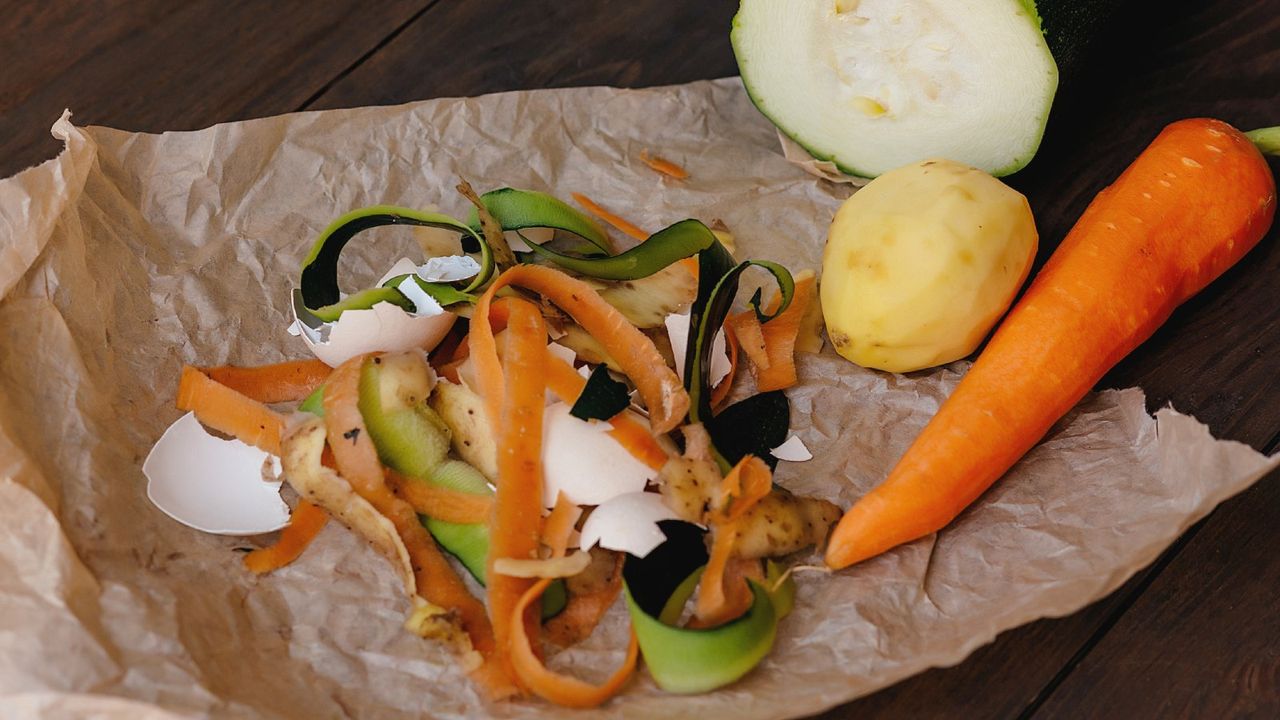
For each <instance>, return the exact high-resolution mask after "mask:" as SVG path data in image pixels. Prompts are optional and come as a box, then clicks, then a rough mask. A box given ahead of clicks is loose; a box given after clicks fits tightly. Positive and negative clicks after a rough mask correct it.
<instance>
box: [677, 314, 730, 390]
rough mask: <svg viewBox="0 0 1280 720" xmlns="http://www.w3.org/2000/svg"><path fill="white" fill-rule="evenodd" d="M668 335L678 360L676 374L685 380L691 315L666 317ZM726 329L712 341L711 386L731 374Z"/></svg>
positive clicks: (718, 332) (719, 332)
mask: <svg viewBox="0 0 1280 720" xmlns="http://www.w3.org/2000/svg"><path fill="white" fill-rule="evenodd" d="M666 325H667V337H668V338H671V355H672V357H673V359H674V360H675V361H676V374H677V375H679V376H680V379H681V380H684V351H685V348H686V347H687V346H688V343H689V316H688V315H687V314H685V315H676V314H671V315H668V316H667V317H666ZM724 343H725V340H724V330H719V331H717V332H716V336H715V338H714V339H712V341H711V386H712V387H715V386H716V385H718V384H719V383H720V381H721V380H723V379H724V378H725V376H727V375H728V374H729V371H730V370H731V369H732V367H733V366H732V365H731V364H730V363H729V353H728V352H727V351H726V350H725V344H724Z"/></svg>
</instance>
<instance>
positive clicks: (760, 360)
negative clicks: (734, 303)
mask: <svg viewBox="0 0 1280 720" xmlns="http://www.w3.org/2000/svg"><path fill="white" fill-rule="evenodd" d="M725 324H727V325H728V326H729V327H731V328H733V336H734V337H735V338H737V340H738V344H739V345H740V346H741V349H742V354H743V355H746V356H747V359H748V360H750V361H751V365H752V367H754V368H755V371H756V374H757V376H758V375H759V373H760V371H761V369H762V368H763V369H765V370H767V369H768V368H769V349H768V348H767V347H765V344H764V329H763V328H762V327H761V326H760V318H758V317H756V312H755V310H746V311H744V312H740V313H737V314H735V315H730V316H729V317H728V319H727V320H725Z"/></svg>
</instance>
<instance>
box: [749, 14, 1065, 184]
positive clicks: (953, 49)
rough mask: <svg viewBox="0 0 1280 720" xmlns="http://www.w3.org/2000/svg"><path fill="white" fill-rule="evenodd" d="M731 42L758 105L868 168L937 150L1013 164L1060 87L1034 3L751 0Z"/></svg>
mask: <svg viewBox="0 0 1280 720" xmlns="http://www.w3.org/2000/svg"><path fill="white" fill-rule="evenodd" d="M731 39H732V41H733V49H734V54H735V55H736V56H737V59H738V68H739V70H740V71H741V73H742V80H743V83H744V84H745V85H746V88H747V92H748V94H749V95H750V96H751V99H752V101H753V102H755V104H756V107H758V108H759V109H760V111H761V112H762V113H764V114H765V116H767V117H768V118H769V119H770V120H772V121H773V123H774V124H775V125H777V126H778V128H779V129H780V130H781V131H782V132H783V133H785V134H786V135H788V136H789V137H791V138H792V139H793V140H795V141H796V142H798V143H799V144H801V145H802V146H804V148H805V149H806V150H808V151H809V152H810V153H811V154H813V156H814V157H816V158H818V159H820V160H831V161H832V162H834V163H835V164H836V165H837V166H838V167H839V168H840V169H841V170H842V171H844V172H846V173H848V174H851V175H860V176H863V177H876V176H877V175H880V174H881V173H885V172H888V171H890V170H893V169H894V168H897V167H901V166H903V165H907V164H910V163H913V162H917V161H920V160H927V159H932V158H945V159H948V160H954V161H956V162H960V163H964V164H965V165H970V166H972V167H975V168H978V169H980V170H985V171H987V172H989V173H991V174H993V175H997V176H999V175H1007V174H1009V173H1012V172H1015V171H1017V170H1019V169H1021V168H1022V167H1023V166H1025V165H1026V164H1027V163H1028V162H1029V161H1030V160H1031V158H1032V156H1033V155H1035V152H1036V148H1037V147H1039V145H1040V138H1041V136H1042V135H1043V134H1044V126H1045V122H1046V121H1047V120H1048V117H1049V109H1050V107H1051V106H1052V104H1053V97H1054V93H1055V92H1056V91H1057V87H1058V69H1057V66H1056V65H1055V63H1054V60H1053V55H1052V54H1051V53H1050V52H1049V47H1048V46H1047V45H1046V44H1045V39H1044V35H1043V34H1042V32H1041V30H1040V22H1039V18H1038V17H1037V15H1036V12H1035V6H1034V4H1033V3H1032V2H1031V1H1030V0H966V1H965V2H956V1H955V0H742V2H741V5H740V6H739V9H738V14H737V16H735V17H734V20H733V31H732V33H731Z"/></svg>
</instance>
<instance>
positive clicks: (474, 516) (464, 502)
mask: <svg viewBox="0 0 1280 720" xmlns="http://www.w3.org/2000/svg"><path fill="white" fill-rule="evenodd" d="M386 473H387V480H388V481H390V482H391V487H392V489H393V490H394V492H395V494H396V495H399V496H400V497H401V498H402V499H403V500H404V501H405V502H407V503H409V505H410V506H411V507H413V509H414V511H416V512H417V513H419V514H421V515H426V516H427V517H431V518H435V519H436V520H443V521H445V522H451V523H459V524H462V525H471V524H474V523H487V522H489V513H490V512H492V511H493V496H492V495H479V494H476V493H466V492H462V491H460V490H451V489H449V488H446V487H441V486H439V485H432V484H430V483H425V482H417V481H415V480H412V479H410V478H406V477H404V476H403V475H401V474H400V473H398V472H396V471H394V470H392V469H391V468H386Z"/></svg>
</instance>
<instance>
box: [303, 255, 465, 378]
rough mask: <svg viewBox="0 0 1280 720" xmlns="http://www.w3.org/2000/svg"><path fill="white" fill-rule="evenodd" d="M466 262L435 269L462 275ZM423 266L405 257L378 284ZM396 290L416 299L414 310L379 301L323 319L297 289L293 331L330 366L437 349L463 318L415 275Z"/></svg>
mask: <svg viewBox="0 0 1280 720" xmlns="http://www.w3.org/2000/svg"><path fill="white" fill-rule="evenodd" d="M433 259H441V258H433ZM444 259H448V258H444ZM467 260H470V258H467ZM471 262H472V263H473V264H474V261H471ZM462 264H463V263H452V262H451V263H449V264H446V266H445V267H441V268H436V271H437V272H439V273H445V272H446V271H448V272H454V274H457V273H459V272H462V271H463V270H461V269H459V268H460V267H461V265H462ZM454 266H458V267H454ZM424 267H425V266H424ZM418 270H419V268H418V267H417V266H416V265H414V264H413V262H412V261H411V260H408V259H404V258H402V259H401V260H400V261H399V262H397V263H396V264H395V265H393V266H392V267H391V270H389V271H388V272H387V274H386V275H384V276H383V279H382V280H380V281H379V284H381V283H382V282H386V281H387V280H388V279H390V278H393V277H396V276H397V275H405V274H416V273H417V272H418ZM473 274H474V273H473ZM396 289H397V290H400V292H402V293H404V295H405V297H408V298H409V300H410V301H411V302H413V305H414V311H413V312H408V311H406V310H404V309H403V308H400V307H398V306H396V305H393V304H391V303H386V302H380V303H376V304H375V305H374V306H373V307H371V308H369V309H367V310H347V311H345V312H343V313H342V315H341V316H340V317H339V318H338V319H337V320H335V321H333V322H323V321H321V320H320V319H319V318H317V317H315V316H314V315H312V314H311V312H310V311H309V310H307V308H306V306H305V304H304V303H303V301H302V295H301V292H300V291H298V290H297V289H295V290H294V291H293V317H294V319H293V324H292V325H291V326H290V327H289V332H290V334H292V335H298V336H300V337H301V338H302V342H303V343H305V344H306V346H307V349H309V350H310V351H311V352H312V353H313V354H314V355H315V356H316V357H317V358H319V359H320V361H321V362H323V363H324V364H326V365H328V366H330V367H337V366H339V365H341V364H342V363H344V362H346V361H347V360H350V359H351V358H353V357H356V356H357V355H363V354H364V353H370V352H401V351H404V350H412V349H415V348H418V349H422V350H430V349H432V348H434V347H435V346H436V345H437V344H439V342H440V341H441V340H442V339H443V338H444V336H445V335H446V334H447V333H448V332H449V329H450V328H452V327H453V323H454V321H455V320H457V319H458V316H457V315H455V314H453V313H451V312H448V311H447V310H445V309H444V308H442V307H441V306H440V303H438V302H436V301H435V299H434V298H432V297H431V296H430V295H428V294H426V293H425V292H423V291H422V289H421V288H420V287H418V285H417V283H416V282H414V281H413V280H412V278H406V279H405V280H404V281H403V282H402V283H400V285H399V286H397V288H396Z"/></svg>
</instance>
